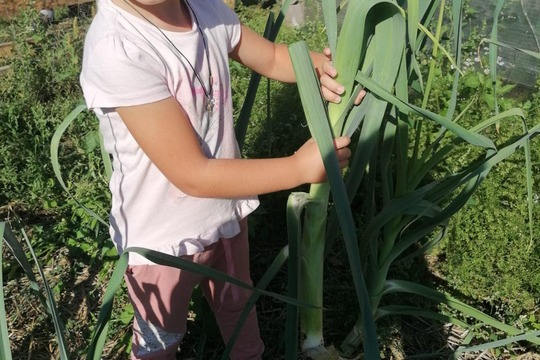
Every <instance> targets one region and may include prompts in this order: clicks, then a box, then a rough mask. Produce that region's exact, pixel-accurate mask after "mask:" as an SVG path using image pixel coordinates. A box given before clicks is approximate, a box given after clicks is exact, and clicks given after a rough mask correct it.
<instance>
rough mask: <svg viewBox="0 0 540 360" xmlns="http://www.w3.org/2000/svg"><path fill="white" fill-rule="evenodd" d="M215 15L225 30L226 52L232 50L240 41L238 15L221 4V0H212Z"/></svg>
mask: <svg viewBox="0 0 540 360" xmlns="http://www.w3.org/2000/svg"><path fill="white" fill-rule="evenodd" d="M214 3H215V13H216V14H218V16H219V18H220V23H221V24H222V26H223V27H224V28H225V33H226V34H227V36H228V42H227V52H229V53H230V52H231V51H233V50H234V48H235V47H236V45H237V44H238V42H239V41H240V34H241V26H240V20H239V19H238V15H236V13H235V12H234V11H233V10H232V9H231V8H230V7H228V6H227V4H225V3H224V2H223V0H214Z"/></svg>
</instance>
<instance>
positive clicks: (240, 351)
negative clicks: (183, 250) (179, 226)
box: [201, 219, 264, 360]
mask: <svg viewBox="0 0 540 360" xmlns="http://www.w3.org/2000/svg"><path fill="white" fill-rule="evenodd" d="M216 245H217V246H216V247H215V248H214V249H213V251H214V254H213V256H212V258H213V262H212V267H213V268H214V269H217V270H220V271H223V272H226V273H227V274H229V275H231V276H233V277H235V278H237V279H239V280H242V281H244V282H246V283H248V284H252V282H251V276H250V272H249V245H248V231H247V219H244V220H243V221H242V222H241V232H240V234H238V235H237V236H235V237H233V238H231V239H222V240H220V241H219V242H218V243H217V244H216ZM201 287H202V290H203V292H204V294H205V296H206V298H207V300H208V303H209V304H210V307H211V308H212V310H213V312H214V314H215V316H216V320H217V323H218V325H219V328H220V331H221V335H222V337H223V340H224V341H225V343H227V342H228V341H229V339H230V337H231V336H232V333H233V331H234V328H235V327H236V323H237V320H238V317H239V316H240V314H241V312H242V310H243V309H244V306H245V305H246V303H247V300H248V299H249V297H250V295H251V291H248V290H245V289H243V288H240V287H238V286H235V285H232V284H230V283H223V282H220V281H214V280H212V279H204V280H203V281H202V282H201ZM263 351H264V344H263V342H262V339H261V337H260V333H259V324H258V322H257V315H256V311H255V308H253V309H252V310H251V312H250V314H249V317H248V319H247V320H246V322H245V323H244V326H243V328H242V331H241V332H240V334H239V336H238V338H237V340H236V342H235V345H234V348H233V350H232V351H231V359H234V360H248V359H249V360H255V359H261V357H262V353H263Z"/></svg>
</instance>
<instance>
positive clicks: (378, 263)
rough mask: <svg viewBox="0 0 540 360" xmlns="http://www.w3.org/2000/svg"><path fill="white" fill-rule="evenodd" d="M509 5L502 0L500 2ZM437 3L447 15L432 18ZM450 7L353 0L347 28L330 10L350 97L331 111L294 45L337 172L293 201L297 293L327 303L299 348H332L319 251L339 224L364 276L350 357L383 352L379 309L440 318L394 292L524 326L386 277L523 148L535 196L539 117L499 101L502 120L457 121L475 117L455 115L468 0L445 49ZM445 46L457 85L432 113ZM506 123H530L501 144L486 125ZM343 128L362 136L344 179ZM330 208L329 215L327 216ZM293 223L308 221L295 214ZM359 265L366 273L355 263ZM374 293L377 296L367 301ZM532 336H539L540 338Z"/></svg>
mask: <svg viewBox="0 0 540 360" xmlns="http://www.w3.org/2000/svg"><path fill="white" fill-rule="evenodd" d="M501 4H502V1H499V7H498V10H499V9H500V6H502V5H501ZM323 8H324V10H325V11H327V12H328V11H334V8H333V6H325V7H323ZM437 11H438V14H439V16H438V18H437V19H435V17H434V15H436V14H437ZM445 11H446V2H445V1H444V0H432V1H423V2H420V1H397V2H396V1H376V0H356V1H355V0H351V1H349V2H348V4H347V12H346V14H345V17H344V21H343V25H342V27H341V29H340V31H339V32H338V31H337V28H336V22H335V21H334V20H333V19H335V15H334V14H326V13H325V20H326V26H327V30H328V34H329V36H328V37H329V43H330V44H331V46H332V44H333V42H334V40H332V39H333V37H334V34H335V33H338V36H337V42H336V45H335V52H334V64H335V66H336V68H337V70H338V74H340V75H338V77H337V80H338V82H341V83H342V84H344V86H345V89H346V92H345V96H344V98H343V100H342V102H341V103H340V104H338V105H334V104H330V105H328V108H327V110H325V109H324V105H323V101H322V99H321V96H320V93H319V90H318V84H317V81H316V77H315V76H314V74H313V73H312V72H311V71H310V70H309V69H310V67H309V66H305V62H306V59H308V58H307V57H306V55H305V54H306V48H305V47H304V46H302V45H301V44H294V45H293V46H291V50H290V51H291V58H292V60H293V64H295V71H296V74H297V79H298V85H299V89H300V94H301V98H302V103H303V106H304V110H305V113H306V117H307V119H308V123H309V124H310V130H311V132H312V135H313V136H314V137H315V138H316V139H317V142H318V144H319V146H320V149H321V154H322V155H323V158H324V159H325V165H326V167H327V172H328V174H329V175H328V176H329V182H328V183H326V184H320V185H314V186H313V187H312V188H311V191H310V193H309V195H306V200H305V201H302V202H298V204H299V205H298V206H300V209H298V207H291V208H290V209H291V211H293V212H295V213H296V214H298V213H300V212H301V210H302V209H303V208H305V217H304V219H303V221H304V231H303V235H302V237H303V238H302V240H300V239H299V238H293V237H291V241H294V242H296V241H298V242H299V243H300V244H301V245H300V246H299V248H300V250H299V254H298V260H295V259H293V260H292V261H293V262H294V263H295V264H296V262H298V263H299V264H301V266H300V270H299V271H300V279H301V280H300V282H301V283H302V285H301V288H300V290H299V292H298V293H299V295H300V299H301V300H302V301H306V302H312V303H315V304H316V305H318V306H319V307H320V308H321V309H319V310H317V311H318V313H317V312H316V311H315V310H304V309H300V326H301V330H302V332H303V334H304V336H305V339H306V341H305V342H304V344H303V346H302V348H303V350H304V351H306V352H308V353H310V352H311V351H312V349H317V350H316V351H317V352H321V353H325V350H324V348H322V346H321V345H322V344H323V337H322V320H321V319H322V295H321V294H322V291H321V288H322V281H321V279H322V266H321V265H322V259H323V257H322V256H321V254H322V250H321V249H324V247H325V245H324V239H325V238H327V239H329V240H331V241H332V240H333V239H334V238H335V236H336V231H337V227H336V223H337V220H339V223H340V225H341V232H342V234H343V237H344V241H345V244H346V245H347V253H348V258H349V260H350V265H351V276H352V277H353V279H355V284H357V283H358V282H359V283H360V286H358V285H357V286H356V287H355V288H356V291H357V296H358V301H359V313H360V316H359V321H358V323H357V325H356V326H355V328H354V329H352V330H351V332H350V334H349V336H348V337H347V338H346V339H345V340H344V342H343V344H342V345H341V350H342V351H343V352H344V353H345V354H347V355H352V354H353V353H354V352H356V351H358V349H359V347H360V346H361V344H363V347H364V351H365V354H366V358H369V359H375V358H378V356H379V355H378V352H377V351H376V349H377V344H376V339H374V338H373V328H372V327H373V324H372V321H371V320H370V319H371V316H373V317H374V319H375V320H377V319H380V318H381V317H384V316H388V315H395V314H415V315H419V316H425V317H430V318H439V319H440V318H441V317H440V315H439V314H437V313H433V312H431V311H428V310H425V309H421V308H410V307H400V306H396V305H394V304H391V305H386V304H384V302H383V300H384V298H385V297H386V296H387V295H389V294H392V293H407V294H411V295H413V296H419V297H423V298H427V299H430V300H433V301H435V302H436V303H442V304H446V305H448V306H450V307H452V308H454V309H455V310H458V311H459V312H462V313H463V314H465V315H466V316H469V317H471V318H472V319H474V320H473V324H471V325H466V324H464V323H463V322H461V321H459V320H458V319H455V318H447V317H445V318H447V320H448V321H452V322H455V323H458V324H460V325H461V326H465V327H468V328H469V329H470V330H471V331H472V334H473V335H474V331H473V327H474V326H476V324H477V323H483V324H488V325H489V326H491V327H493V328H495V329H497V330H498V331H502V332H503V333H506V334H508V335H519V334H521V333H522V331H521V330H519V329H518V328H515V327H512V326H509V325H506V324H504V323H501V322H499V321H497V320H495V319H493V318H491V317H490V316H488V315H486V314H483V313H482V312H480V311H478V310H475V309H474V308H471V307H470V306H466V305H465V304H463V303H461V302H460V301H458V300H457V299H454V298H452V297H450V296H448V295H445V294H443V293H439V292H437V291H435V290H432V289H429V288H426V287H424V286H421V285H418V284H414V283H410V282H407V281H404V280H398V279H391V278H389V277H388V276H389V271H390V269H391V267H392V266H393V264H394V263H395V261H396V260H398V259H404V258H409V257H413V256H418V255H421V254H423V253H425V252H426V251H427V250H428V249H430V248H432V247H433V246H434V245H436V244H437V243H438V242H439V241H440V240H441V239H442V238H443V237H444V235H445V232H446V228H447V225H448V221H449V219H450V218H451V217H452V216H453V215H454V214H455V213H456V212H458V211H459V210H460V209H461V208H462V207H463V206H464V205H465V204H466V203H467V201H468V200H469V199H470V197H471V196H472V194H473V193H474V192H475V190H476V189H477V188H478V186H479V185H480V184H481V183H482V181H483V180H484V179H485V178H486V176H487V174H488V173H489V172H490V171H491V169H492V168H493V167H494V166H495V165H496V164H498V163H500V162H501V161H503V160H505V159H507V158H508V157H509V156H511V155H512V154H513V153H515V152H516V151H518V150H521V149H524V151H525V155H526V156H525V159H526V162H525V164H524V165H523V167H524V171H525V172H526V173H527V176H528V183H529V185H528V189H529V195H530V196H529V198H530V199H532V194H531V192H530V189H531V185H530V184H531V183H532V178H531V170H530V169H531V164H530V148H529V146H530V145H529V141H530V139H531V138H532V137H534V136H535V135H537V134H538V132H539V131H540V124H538V125H535V126H533V127H532V128H528V126H527V124H526V122H525V120H524V117H525V115H524V113H523V111H521V110H520V109H518V108H514V109H508V110H506V111H503V112H500V113H499V112H498V109H497V111H495V115H494V116H491V117H488V118H485V119H482V120H481V121H480V122H479V123H478V124H475V125H473V126H472V127H469V128H464V127H463V126H461V125H460V124H458V123H457V121H456V120H457V119H459V118H460V117H462V116H466V113H462V114H457V115H456V114H455V110H456V108H457V106H456V105H457V102H458V96H459V94H458V88H459V87H458V86H459V83H460V76H461V71H460V67H461V57H460V52H461V36H462V35H461V26H462V25H461V19H462V12H463V4H462V2H461V1H459V0H455V1H452V2H451V4H450V14H451V20H452V24H453V25H452V46H451V48H450V49H445V47H443V46H442V44H441V42H440V39H441V33H442V32H441V28H442V24H443V21H444V20H445V16H446V14H447V13H445ZM431 28H435V31H431V30H430V29H431ZM495 33H496V30H495ZM428 43H429V44H430V45H431V47H430V48H431V51H432V60H431V66H430V70H429V72H428V73H427V78H426V79H427V80H425V81H424V75H425V74H423V73H422V72H421V71H420V67H419V65H418V64H419V61H418V56H419V55H420V52H421V51H429V48H425V45H426V44H428ZM492 51H495V49H492ZM439 53H442V54H445V56H446V57H447V60H448V62H449V63H451V64H452V65H453V66H454V69H455V70H454V74H453V78H451V79H450V84H449V85H450V87H451V88H452V91H451V97H450V98H449V99H448V105H447V107H446V109H445V111H444V113H441V114H437V113H434V112H432V111H431V110H430V109H429V99H430V91H431V82H432V75H433V71H434V70H435V68H436V66H435V61H441V57H440V56H439ZM450 54H454V55H450ZM360 87H365V88H366V89H367V90H368V92H369V93H368V96H366V98H365V99H364V101H363V103H362V104H361V105H360V106H358V107H351V100H353V99H354V97H355V95H354V94H355V91H358V89H359V88H360ZM412 89H421V91H422V93H421V105H420V106H418V105H415V101H414V100H411V99H409V94H411V90H412ZM494 93H496V92H494ZM422 98H423V99H422ZM495 106H497V102H495ZM508 121H519V122H521V123H522V125H523V127H522V132H521V134H520V136H519V137H517V138H516V139H513V140H511V141H508V142H506V143H503V144H496V143H495V141H494V140H493V139H491V138H490V137H489V136H488V133H487V132H486V129H488V128H490V127H493V126H495V125H496V124H498V123H501V122H508ZM341 134H349V135H353V137H354V139H356V141H357V143H356V148H355V153H354V157H353V160H352V164H351V167H350V169H349V170H348V172H347V173H346V174H345V177H344V180H343V181H338V180H336V179H340V178H341V174H340V172H339V170H338V168H337V164H335V159H333V158H332V156H331V154H332V152H333V151H332V137H333V136H337V135H341ZM463 151H468V152H469V153H470V154H474V156H471V157H470V158H469V159H467V160H466V161H464V162H463V163H461V164H459V166H457V167H456V168H454V169H449V170H446V169H444V168H443V167H442V165H444V164H446V163H447V162H448V161H449V160H451V159H452V157H453V156H454V155H455V154H457V153H460V152H463ZM343 186H346V188H347V191H348V194H349V201H353V200H354V199H361V201H362V202H361V203H360V204H357V205H356V208H360V209H361V210H360V214H359V215H360V216H361V219H362V224H361V227H360V228H358V229H356V231H357V232H358V235H359V236H358V242H357V243H354V244H352V243H351V242H352V240H354V239H352V237H350V236H349V234H350V233H351V231H354V229H351V226H354V225H351V220H350V216H349V215H347V214H346V211H345V209H343V208H345V207H346V208H348V207H349V204H348V202H345V203H344V202H343V201H342V199H341V197H342V195H341V194H342V188H343ZM330 193H331V196H332V199H333V202H334V206H333V207H332V208H331V211H330V210H329V207H328V204H329V196H330ZM293 196H295V197H298V196H299V195H298V194H294V195H293ZM530 205H531V204H530ZM336 214H337V215H336ZM327 215H330V217H329V218H328V221H329V222H328V224H326V219H327ZM291 218H293V217H291ZM294 219H295V221H300V219H299V217H298V216H296V217H295V218H294ZM291 228H295V226H291ZM294 266H296V265H294ZM360 266H361V271H359V270H358V268H359V267H360ZM362 275H363V276H362ZM362 278H363V279H365V282H366V283H365V285H364V284H363V281H362V280H363V279H362ZM305 288H308V290H306V289H305ZM366 297H367V298H369V301H368V304H367V305H366V303H365V300H364V299H365V298H366ZM292 316H296V314H295V313H293V315H292ZM313 319H317V321H313ZM527 338H528V339H529V340H530V341H532V342H534V343H537V344H538V343H540V338H537V337H536V335H534V336H529V337H527ZM362 340H364V341H362ZM312 356H313V357H317V356H318V355H312ZM322 356H327V355H326V354H325V355H322ZM321 358H323V357H321Z"/></svg>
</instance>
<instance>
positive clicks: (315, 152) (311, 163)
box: [292, 136, 351, 184]
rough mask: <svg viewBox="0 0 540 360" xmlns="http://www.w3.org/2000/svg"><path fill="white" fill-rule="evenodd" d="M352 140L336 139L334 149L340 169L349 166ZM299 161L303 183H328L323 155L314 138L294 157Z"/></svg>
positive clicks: (299, 170) (343, 137) (345, 138)
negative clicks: (349, 146)
mask: <svg viewBox="0 0 540 360" xmlns="http://www.w3.org/2000/svg"><path fill="white" fill-rule="evenodd" d="M350 143H351V139H350V138H349V137H346V136H342V137H338V138H335V139H334V147H335V149H336V155H337V158H338V162H339V166H340V168H344V167H345V166H347V165H348V164H349V157H350V156H351V150H350V149H349V148H348V147H347V146H348V145H349V144H350ZM292 156H293V157H294V158H295V159H296V160H297V170H298V173H299V174H300V176H302V177H303V181H302V183H309V184H317V183H321V182H324V181H326V170H325V169H324V163H323V161H322V157H321V153H320V151H319V148H318V147H317V143H316V142H315V140H314V139H313V138H311V139H309V140H308V141H306V143H304V145H302V146H301V147H300V149H298V151H297V152H295V153H294V155H292Z"/></svg>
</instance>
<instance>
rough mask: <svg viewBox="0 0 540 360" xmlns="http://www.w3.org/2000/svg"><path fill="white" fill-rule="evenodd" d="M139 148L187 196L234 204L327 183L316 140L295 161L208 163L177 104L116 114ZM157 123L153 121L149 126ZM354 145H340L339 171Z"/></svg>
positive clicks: (343, 142)
mask: <svg viewBox="0 0 540 360" xmlns="http://www.w3.org/2000/svg"><path fill="white" fill-rule="evenodd" d="M116 111H117V112H118V114H119V115H120V117H121V118H122V120H123V121H124V123H125V124H126V126H127V128H128V130H129V131H130V133H131V134H132V135H133V137H134V138H135V140H136V141H137V143H138V144H139V146H140V147H141V148H142V150H143V151H144V152H145V154H146V155H147V156H148V157H149V158H150V160H151V161H152V162H153V163H154V164H155V165H156V166H157V168H158V169H159V170H160V171H161V172H162V173H163V174H164V175H165V176H166V177H167V178H168V179H169V181H171V182H172V183H173V184H174V185H175V186H176V187H178V188H179V189H180V190H182V191H183V192H184V193H186V194H188V195H191V196H196V197H212V198H235V197H244V196H250V195H258V194H264V193H269V192H274V191H279V190H285V189H290V188H293V187H296V186H299V185H301V184H305V183H318V182H322V181H324V180H325V170H324V165H323V162H322V159H321V156H320V153H319V150H318V148H317V145H316V144H315V142H314V141H313V140H309V141H308V142H306V143H305V144H304V145H303V146H302V147H301V148H300V149H299V150H298V151H297V152H296V153H295V154H294V155H292V156H288V157H283V158H274V159H257V160H255V159H253V160H251V159H208V158H207V157H206V156H205V155H204V153H203V152H202V150H201V147H200V145H199V142H198V140H197V137H196V135H195V131H194V130H193V128H192V126H191V123H190V122H189V120H188V119H187V117H186V114H185V112H184V110H183V109H182V107H181V106H180V105H179V104H178V102H177V101H176V100H175V99H173V98H168V99H165V100H161V101H158V102H155V103H150V104H145V105H137V106H128V107H119V108H117V109H116ZM148 119H152V121H148ZM349 141H350V140H349V139H348V138H345V137H342V138H337V139H336V140H335V144H336V153H337V155H338V159H339V162H340V165H341V166H342V167H344V166H346V165H347V162H348V158H349V156H350V150H349V149H348V148H347V147H346V146H347V145H348V144H349Z"/></svg>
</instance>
